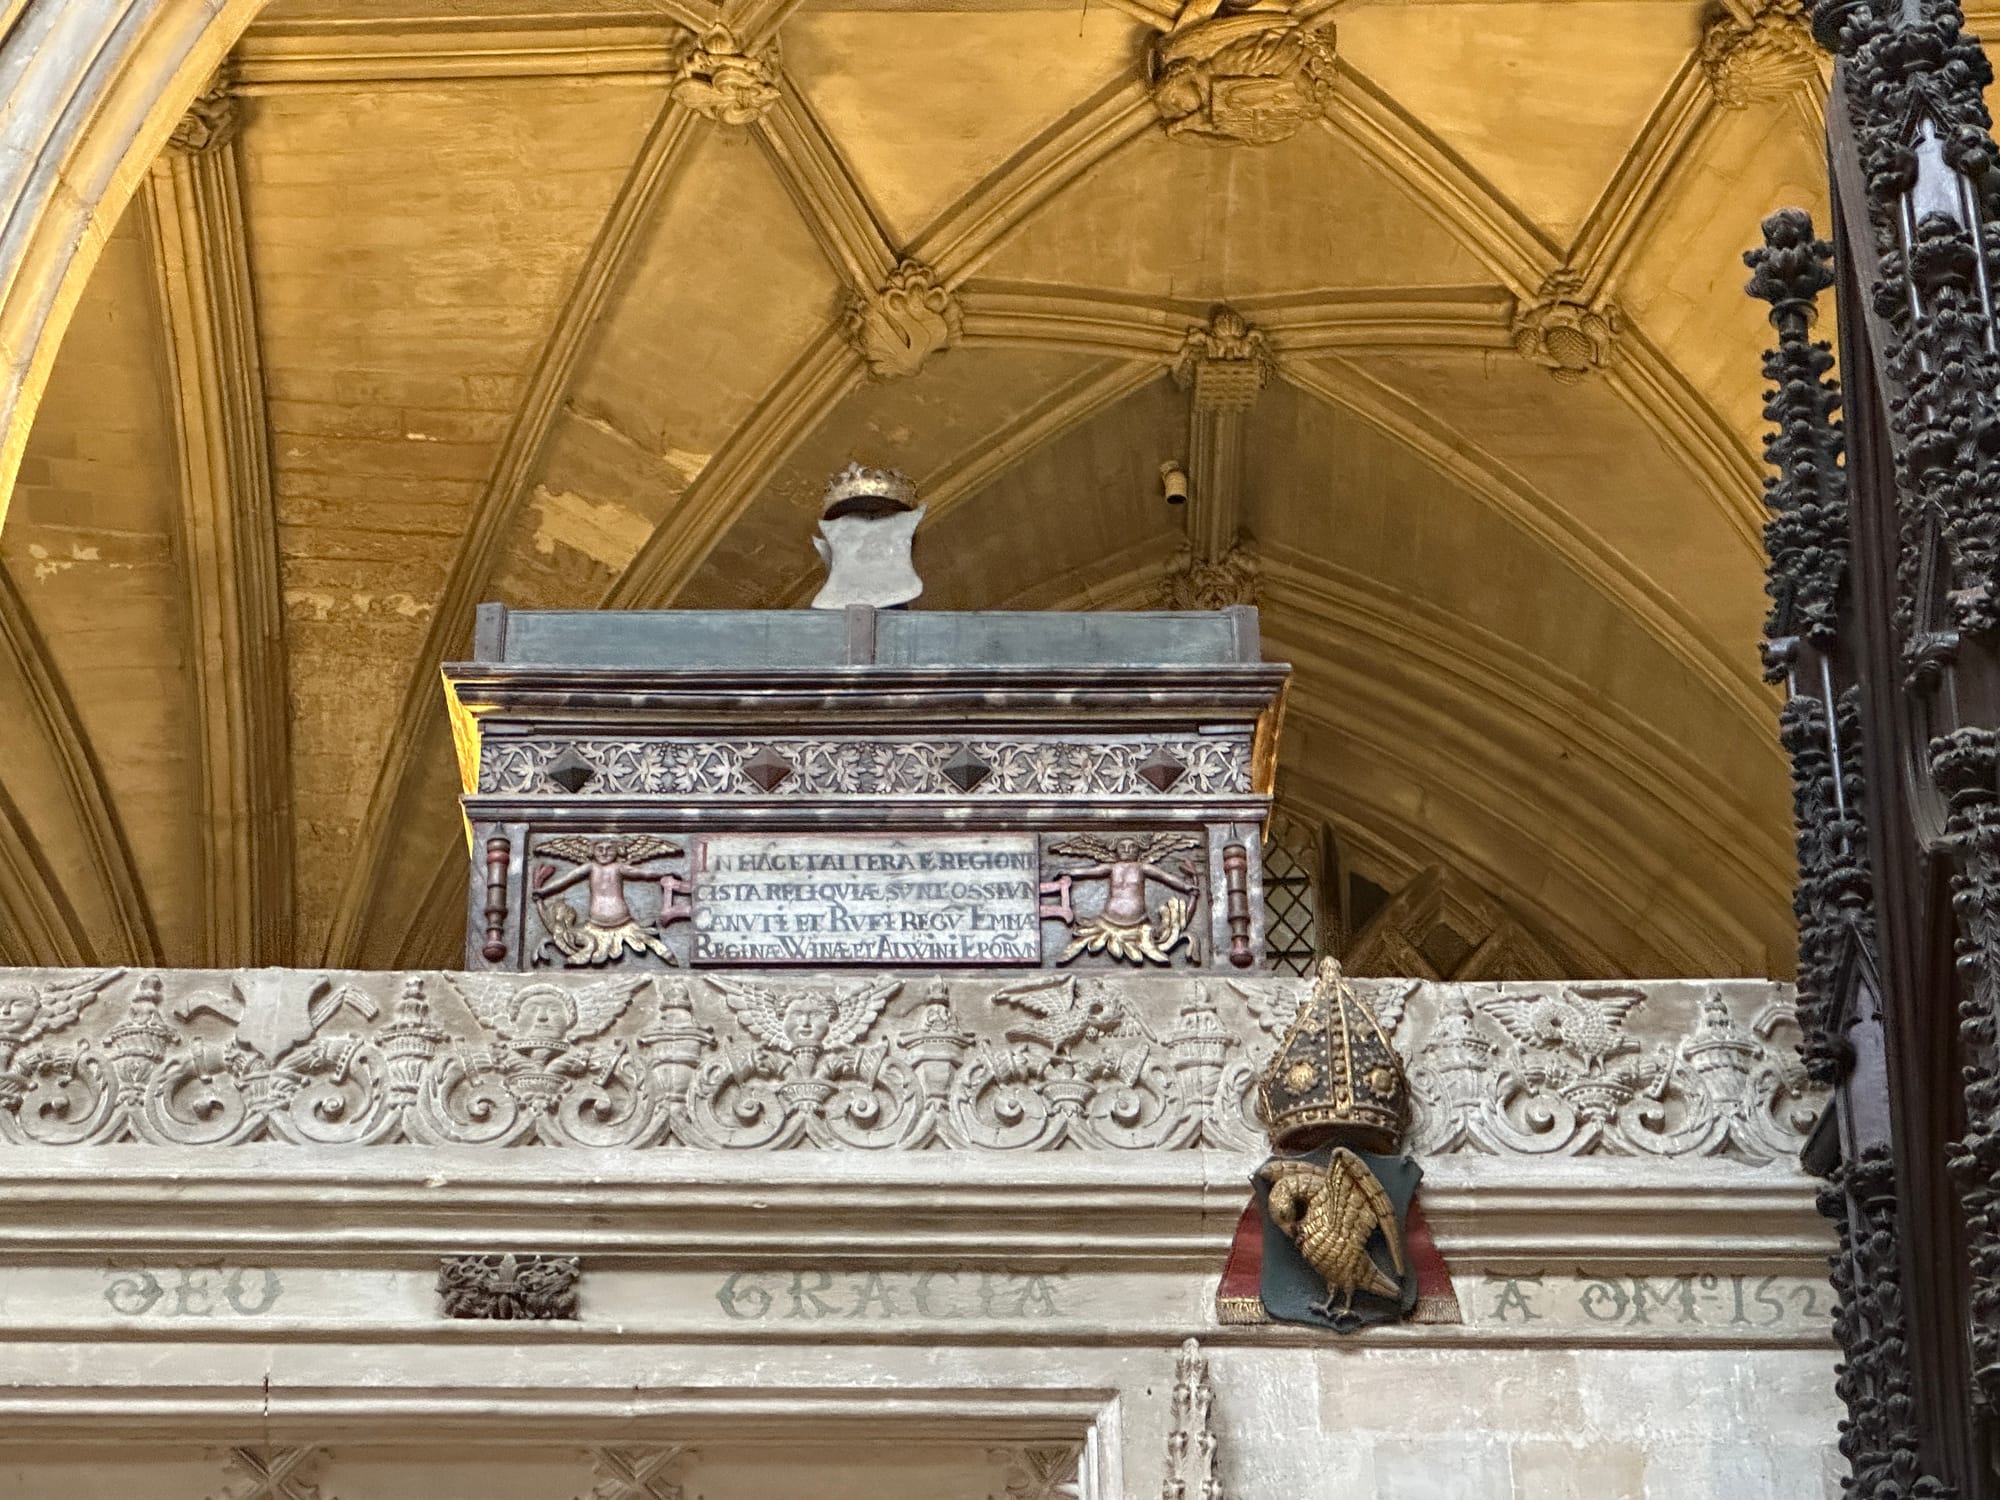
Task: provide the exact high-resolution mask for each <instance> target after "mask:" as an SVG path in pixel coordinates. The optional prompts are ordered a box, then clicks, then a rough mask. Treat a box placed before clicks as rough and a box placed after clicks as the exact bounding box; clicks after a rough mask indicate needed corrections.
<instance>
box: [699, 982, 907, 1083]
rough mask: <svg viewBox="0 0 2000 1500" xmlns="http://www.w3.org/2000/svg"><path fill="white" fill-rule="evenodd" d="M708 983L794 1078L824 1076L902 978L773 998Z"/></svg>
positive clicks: (744, 987) (765, 992)
mask: <svg viewBox="0 0 2000 1500" xmlns="http://www.w3.org/2000/svg"><path fill="white" fill-rule="evenodd" d="M708 983H709V984H710V985H711V986H713V987H714V988H715V989H717V990H719V991H721V993H722V997H723V999H725V1000H726V1001H728V1002H729V1011H730V1014H731V1015H733V1016H735V1017H736V1021H737V1024H738V1025H740V1026H741V1027H742V1028H743V1029H744V1030H745V1031H747V1032H749V1033H750V1035H751V1036H753V1037H755V1038H756V1039H757V1040H758V1041H759V1042H761V1043H763V1044H764V1046H766V1047H768V1048H770V1049H771V1050H772V1051H773V1052H776V1053H778V1054H779V1055H780V1056H782V1057H786V1058H789V1059H790V1060H791V1064H792V1071H793V1072H794V1073H795V1074H796V1076H799V1077H803V1078H813V1077H819V1076H822V1071H821V1070H822V1067H823V1066H826V1067H828V1070H829V1071H833V1070H834V1067H833V1065H836V1064H837V1062H838V1060H839V1059H841V1058H842V1057H843V1056H844V1055H845V1054H847V1053H849V1052H851V1051H852V1050H853V1049H854V1047H855V1046H856V1044H857V1043H859V1042H860V1040H861V1038H862V1037H863V1036H865V1035H866V1034H867V1032H868V1028H869V1027H871V1026H873V1025H874V1024H875V1021H876V1018H877V1017H878V1016H880V1015H881V1014H882V1007H883V1006H884V1005H886V1004H888V1002H889V997H890V996H892V995H894V994H895V993H896V992H897V991H898V990H900V989H901V988H902V987H903V982H902V980H900V979H891V978H890V977H888V976H887V975H879V976H877V977H876V978H874V979H871V980H864V981H862V982H861V983H859V984H854V985H849V986H848V987H846V988H845V989H837V990H836V989H801V990H796V991H794V992H792V993H791V994H789V995H780V994H776V993H774V992H773V991H771V990H769V989H766V988H765V987H764V986H763V985H761V984H745V983H743V982H742V981H740V980H735V979H724V978H722V977H720V976H718V975H710V976H709V978H708Z"/></svg>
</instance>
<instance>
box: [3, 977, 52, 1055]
mask: <svg viewBox="0 0 2000 1500" xmlns="http://www.w3.org/2000/svg"><path fill="white" fill-rule="evenodd" d="M41 1011H42V996H41V992H40V991H39V990H37V989H36V988H35V987H34V986H33V985H32V984H29V983H28V982H27V981H26V980H25V979H9V980H4V981H0V1038H6V1039H7V1040H9V1041H22V1040H25V1039H26V1037H27V1035H28V1033H29V1032H30V1031H31V1030H33V1029H34V1025H35V1021H36V1019H37V1017H39V1016H40V1015H41Z"/></svg>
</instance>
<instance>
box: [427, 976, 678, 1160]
mask: <svg viewBox="0 0 2000 1500" xmlns="http://www.w3.org/2000/svg"><path fill="white" fill-rule="evenodd" d="M448 982H449V983H450V985H451V986H452V988H453V989H455V990H457V991H458V994H459V996H460V998H461V999H463V1000H464V1001H465V1004H466V1007H467V1008H468V1009H469V1010H470V1011H471V1012H472V1014H473V1015H474V1016H475V1017H476V1018H477V1019H478V1021H479V1024H480V1026H481V1027H483V1028H484V1029H485V1030H486V1031H487V1032H489V1033H490V1034H491V1035H492V1036H493V1037H495V1038H496V1039H497V1045H494V1046H490V1047H483V1048H480V1047H461V1048H460V1049H459V1050H458V1053H457V1054H456V1056H455V1057H454V1058H453V1059H452V1060H451V1065H450V1066H447V1067H446V1068H445V1069H443V1070H442V1071H441V1072H439V1074H438V1075H437V1076H436V1078H435V1079H434V1081H433V1083H432V1090H433V1102H434V1103H435V1104H436V1105H437V1106H438V1107H439V1108H440V1109H441V1111H442V1112H443V1113H444V1114H445V1116H446V1117H447V1118H448V1119H449V1120H450V1121H451V1122H452V1124H453V1125H454V1126H455V1127H456V1128H455V1129H454V1131H453V1139H457V1140H468V1139H472V1140H476V1141H480V1142H485V1141H499V1140H503V1139H504V1140H511V1139H514V1138H517V1137H519V1136H521V1135H523V1134H526V1133H528V1132H529V1131H534V1132H536V1133H537V1134H540V1135H543V1136H544V1137H545V1138H547V1139H548V1140H549V1141H550V1143H551V1144H566V1145H597V1144H609V1143H611V1139H618V1140H622V1139H627V1138H630V1139H637V1138H638V1137H639V1136H640V1135H641V1134H643V1132H644V1128H645V1127H646V1126H647V1125H648V1124H650V1123H651V1122H650V1120H649V1118H648V1115H649V1109H648V1106H647V1104H646V1102H645V1094H644V1080H645V1069H644V1067H643V1066H642V1065H641V1062H640V1060H639V1059H638V1058H637V1057H636V1056H634V1055H633V1052H632V1049H631V1048H630V1047H628V1046H627V1045H626V1043H624V1042H622V1041H613V1042H608V1043H601V1044H599V1045H596V1046H590V1045H586V1044H587V1043H589V1042H590V1041H591V1040H592V1039H593V1038H596V1037H600V1036H602V1035H603V1034H604V1033H605V1032H606V1031H608V1030H610V1029H611V1027H612V1025H613V1024H614V1023H616V1022H617V1021H618V1019H619V1018H620V1017H621V1016H623V1015H624V1014H625V1011H626V1008H627V1007H628V1006H629V1005H630V1004H631V1002H632V997H633V996H634V995H635V994H636V993H637V992H638V991H639V989H640V988H641V987H642V986H644V985H645V984H646V983H647V980H646V978H645V977H644V976H642V975H632V976H628V977H623V978H616V979H606V980H600V981H599V982H597V983H595V984H580V985H556V984H548V983H543V984H529V985H519V984H518V983H517V982H513V981H509V980H506V979H501V978H485V977H483V976H480V975H476V974H455V975H452V976H451V977H450V979H449V980H448ZM469 1131H471V1132H476V1134H470V1135H469V1134H468V1132H469ZM607 1137H609V1138H611V1139H607Z"/></svg>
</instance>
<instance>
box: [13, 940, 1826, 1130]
mask: <svg viewBox="0 0 2000 1500" xmlns="http://www.w3.org/2000/svg"><path fill="white" fill-rule="evenodd" d="M1300 984H1301V982H1300V981H1297V980H1292V979H1279V978H1271V979H1246V980H1220V979H1195V978H1186V977H1179V976H1169V975H1165V974H1159V975H1147V974H1141V973H1136V972H1135V973H1130V974H1088V975H1086V974H1074V973H1069V972H1066V971H1064V972H1046V971H1045V972H1039V973H1036V974H1034V975H1032V976H1023V977H1020V978H1017V979H1011V980H1006V981H1001V980H996V979H992V978H959V977H953V978H950V979H946V978H942V977H939V978H931V977H913V976H896V975H888V974H884V975H872V976H871V975H847V976H840V977H831V976H820V975H771V974H765V975H758V976H755V977H750V976H725V975H719V974H718V975H711V974H700V975H693V974H651V975H624V976H620V977H616V978H606V977H601V976H597V975H592V974H588V973H583V974H573V973H562V972H551V973H547V974H519V975H513V974H509V975H499V974H485V975H475V974H430V975H419V974H408V975H396V974H342V975H327V976H314V975H311V974H301V973H282V972H277V971H264V972H260V973H254V974H249V973H245V974H219V973H203V972H198V971H187V972H173V973H166V974H146V975H126V974H123V973H121V972H120V971H116V970H92V971H60V970H57V971H48V970H23V971H20V972H18V973H17V974H15V975H13V976H10V978H9V979H8V980H7V982H6V984H5V985H4V986H0V1140H5V1141H8V1142H11V1143H16V1144H42V1145H50V1146H63V1145H83V1144H100V1143H107V1142H121V1141H125V1142H130V1141H136V1142H150V1143H154V1144H162V1145H168V1144H171V1145H193V1146H201V1145H209V1146H230V1145H237V1144H241V1143H246V1142H251V1141H287V1142H293V1143H297V1144H328V1145H373V1144H381V1143H394V1142H416V1143H432V1144H454V1145H472V1146H495V1147H499V1146H523V1145H531V1144H540V1145H550V1146H572V1147H634V1146H639V1147H692V1148H697V1149H707V1150H729V1149H748V1150H775V1149H782V1148H787V1147H801V1146H802V1147H809V1148H810V1147H818V1148H824V1149H858V1150H918V1149H926V1148H928V1149H939V1148H943V1149H951V1150H973V1151H1045V1150H1054V1149H1058V1148H1065V1149H1075V1148H1084V1149H1096V1150H1146V1149H1169V1150H1180V1149H1202V1148H1211V1149H1221V1150H1231V1151H1244V1152H1248V1151H1251V1150H1254V1149H1255V1147H1256V1143H1257V1141H1258V1139H1259V1136H1260V1132H1259V1129H1258V1127H1257V1126H1256V1124H1255V1121H1254V1116H1253V1113H1252V1103H1251V1095H1252V1092H1253V1088H1252V1085H1253V1081H1254V1080H1255V1078H1256V1076H1257V1073H1258V1070H1259V1069H1260V1068H1261V1067H1262V1066H1263V1063H1264V1061H1265V1059H1266V1058H1267V1057H1268V1056H1269V1055H1270V1052H1271V1050H1272V1048H1273V1047H1275V1046H1276V1044H1277V1039H1278V1037H1279V1036H1280V1035H1282V1033H1283V1031H1284V1028H1285V1026H1286V1024H1287V1023H1288V1022H1289V1020H1290V1018H1291V1015H1292V1013H1293V1012H1294V1010H1296V1008H1297V1005H1298V999H1299V995H1300V993H1301V990H1300ZM1362 984H1363V986H1364V987H1365V988H1366V989H1367V990H1368V993H1369V998H1370V1000H1371V1002H1372V1003H1373V1004H1374V1006H1375V1009H1376V1011H1377V1013H1378V1014H1379V1015H1380V1016H1381V1017H1382V1018H1383V1021H1384V1024H1385V1025H1388V1026H1390V1027H1391V1029H1392V1030H1393V1032H1394V1036H1395V1040H1396V1043H1397V1046H1398V1048H1399V1049H1400V1050H1401V1051H1402V1053H1403V1055H1404V1057H1405V1058H1406V1059H1407V1062H1408V1067H1409V1073H1410V1079H1411V1084H1412V1088H1413V1091H1414V1093H1415V1096H1416V1106H1417V1110H1416V1122H1415V1126H1414V1129H1413V1133H1412V1136H1411V1140H1412V1142H1413V1145H1414V1147H1415V1149H1416V1150H1417V1151H1418V1152H1420V1153H1425V1154H1436V1153H1439V1152H1452V1151H1478V1152H1497V1153H1507V1154H1530V1155H1584V1154H1592V1153H1629V1154H1646V1155H1660V1156H1698V1155H1709V1156H1730V1157H1734V1158H1737V1159H1739V1160H1744V1161H1749V1162H1769V1161H1782V1160H1788V1159H1789V1158H1791V1157H1792V1156H1794V1155H1795V1154H1796V1153H1797V1151H1798V1149H1799V1146H1800V1145H1801V1143H1802V1141H1803V1139H1804V1132H1805V1130H1806V1129H1807V1128H1808V1127H1809V1126H1810V1124H1811V1121H1812V1118H1813V1116H1814V1113H1815V1111H1816V1110H1817V1107H1818V1103H1819V1095H1818V1092H1817V1089H1816V1086H1815V1085H1813V1084H1812V1083H1811V1082H1810V1081H1809V1080H1808V1079H1807V1078H1806V1075H1805V1072H1804V1069H1803V1068H1802V1066H1801V1065H1800V1063H1799V1061H1798V1058H1797V1055H1796V1043H1797V1037H1798V1023H1797V1017H1796V1015H1795V1013H1794V1009H1793V1004H1792V999H1791V992H1790V991H1789V990H1788V989H1786V988H1784V987H1782V986H1776V985H1768V984H1761V983H1749V982H1743V983H1732V984H1701V983H1693V982H1685V983H1683V982H1663V983H1657V984H1650V985H1645V986H1629V987H1619V986H1589V985H1531V984H1529V985H1524V984H1508V985H1473V984H1421V985H1410V984H1407V983H1400V982H1396V981H1363V982H1362Z"/></svg>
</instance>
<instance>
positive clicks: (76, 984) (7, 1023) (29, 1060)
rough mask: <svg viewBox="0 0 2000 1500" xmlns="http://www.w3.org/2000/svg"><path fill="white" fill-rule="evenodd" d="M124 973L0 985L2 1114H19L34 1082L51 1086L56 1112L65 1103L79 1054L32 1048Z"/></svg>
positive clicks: (72, 1021)
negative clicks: (54, 1091)
mask: <svg viewBox="0 0 2000 1500" xmlns="http://www.w3.org/2000/svg"><path fill="white" fill-rule="evenodd" d="M124 972H125V971H124V970H123V969H104V970H99V971H98V972H96V973H92V974H84V975H81V976H79V977H77V978H74V979H69V980H52V981H48V982H45V983H42V984H31V983H29V982H28V981H27V980H25V979H7V980H0V1110H5V1111H7V1112H8V1113H10V1114H18V1113H19V1112H20V1108H21V1101H22V1100H23V1099H25V1098H26V1097H27V1095H28V1092H29V1090H30V1089H31V1088H32V1087H33V1086H34V1084H35V1081H36V1080H37V1079H38V1078H39V1079H49V1080H52V1081H53V1082H54V1084H55V1087H56V1093H55V1095H54V1096H53V1101H52V1102H53V1103H55V1104H56V1105H57V1106H58V1107H59V1108H60V1106H62V1105H63V1104H65V1103H67V1100H68V1089H67V1083H68V1081H70V1080H72V1079H73V1078H74V1076H75V1074H76V1070H77V1068H78V1067H79V1066H80V1065H82V1064H83V1063H84V1055H83V1049H82V1048H73V1047H50V1046H42V1047H37V1046H34V1045H33V1043H36V1042H39V1041H40V1040H41V1039H42V1038H43V1037H45V1036H47V1035H49V1034H50V1033H51V1032H56V1031H61V1030H63V1029H64V1028H65V1027H68V1026H72V1025H74V1024H75V1023H76V1020H77V1018H78V1017H79V1016H81V1015H82V1014H83V1008H84V1007H85V1006H86V1005H88V1004H90V1002H91V1001H93V1000H95V999H96V998H97V996H98V994H99V993H100V992H101V991H102V990H103V989H104V987H105V986H106V985H108V984H110V983H111V981H112V980H114V979H116V978H117V977H118V976H119V975H120V974H122V973H124Z"/></svg>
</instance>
